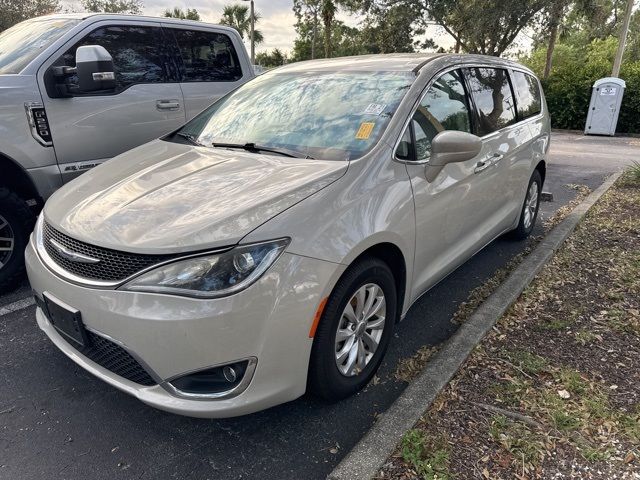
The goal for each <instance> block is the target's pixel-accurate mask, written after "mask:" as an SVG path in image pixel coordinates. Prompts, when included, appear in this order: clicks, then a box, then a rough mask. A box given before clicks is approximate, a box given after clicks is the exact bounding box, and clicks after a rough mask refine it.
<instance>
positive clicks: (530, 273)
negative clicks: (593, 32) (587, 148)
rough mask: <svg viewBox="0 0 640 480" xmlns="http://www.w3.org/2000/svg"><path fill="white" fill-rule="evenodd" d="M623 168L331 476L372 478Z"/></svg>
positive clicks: (464, 328) (542, 246) (554, 233)
mask: <svg viewBox="0 0 640 480" xmlns="http://www.w3.org/2000/svg"><path fill="white" fill-rule="evenodd" d="M621 174H622V172H618V173H615V174H613V175H611V176H610V177H609V178H607V180H605V182H604V183H603V184H602V185H601V186H600V187H598V188H597V189H596V190H594V191H593V192H592V193H591V194H590V195H589V196H588V197H587V198H585V199H584V200H583V201H582V202H581V203H580V204H579V205H578V206H577V207H576V208H575V209H574V210H573V211H572V212H571V213H570V214H569V215H568V216H567V218H565V219H564V220H563V221H562V222H561V223H560V224H558V225H557V226H556V227H555V228H554V229H553V230H551V232H550V233H549V234H548V235H547V236H546V237H545V238H544V239H543V240H542V241H541V242H540V243H539V244H538V245H537V246H536V248H535V250H534V251H533V252H531V253H530V254H529V255H527V257H525V259H524V260H523V261H522V263H520V265H519V266H518V267H517V268H516V269H515V270H514V271H513V272H512V273H511V274H510V275H509V277H508V278H507V279H506V280H505V281H504V283H502V284H501V285H500V286H499V287H498V288H497V289H496V290H495V291H494V292H493V293H492V294H491V296H490V297H489V298H488V299H487V300H486V301H485V302H484V303H483V304H482V305H480V307H479V308H478V309H477V310H476V311H475V312H474V313H473V314H472V315H471V316H470V318H469V319H468V320H467V321H466V322H465V323H464V324H462V325H461V326H460V328H459V329H458V331H457V332H456V333H455V334H454V335H453V336H452V337H451V338H450V339H449V340H448V341H447V342H446V343H445V345H444V346H443V348H442V349H441V350H440V351H439V352H438V353H437V354H436V355H435V356H434V357H433V358H432V359H431V360H430V361H429V363H428V364H427V366H426V368H425V369H424V370H423V371H422V372H421V373H420V375H418V377H417V378H416V379H415V380H414V381H413V382H412V383H411V384H409V386H408V387H407V388H406V389H405V391H404V392H403V393H402V395H400V397H398V399H397V400H396V401H395V402H394V403H393V404H392V405H391V406H390V407H389V409H388V410H387V411H386V412H385V413H384V414H382V415H381V416H380V418H379V419H378V421H377V422H376V423H375V424H374V425H373V426H372V427H371V430H369V432H367V434H366V435H365V436H364V437H363V438H362V439H361V440H360V442H358V443H357V444H356V445H355V446H354V447H353V449H351V451H350V452H349V453H348V454H347V456H346V457H345V458H344V459H343V460H342V461H341V462H340V463H339V464H338V465H337V466H336V468H335V469H334V470H333V471H332V472H331V473H330V474H329V476H328V477H327V478H328V479H329V480H353V479H372V478H373V477H374V476H375V475H376V473H377V472H378V470H379V469H380V467H382V465H383V464H384V462H385V461H386V460H387V458H388V457H389V455H391V454H392V453H393V451H394V450H395V448H396V445H397V444H398V442H399V441H400V439H401V438H402V436H403V435H404V433H405V432H406V431H407V430H409V429H411V428H413V426H414V425H415V424H416V422H417V421H418V420H419V419H420V417H421V416H422V415H423V414H424V413H425V412H426V411H427V410H428V409H429V407H430V406H431V403H432V402H433V401H434V400H435V398H436V396H437V395H438V394H439V393H440V391H441V390H442V389H443V388H444V387H445V386H446V385H447V384H448V383H449V381H450V380H451V378H452V377H453V376H454V375H455V374H456V372H457V371H458V369H459V368H460V366H461V365H462V364H463V362H464V361H465V360H466V359H467V357H468V356H469V354H470V353H471V352H472V351H473V349H474V348H475V347H476V345H478V343H480V341H481V340H482V338H483V337H484V336H485V335H486V334H487V332H488V331H489V330H490V329H491V328H492V327H493V326H494V325H495V323H496V322H497V321H498V319H499V318H500V317H501V316H502V314H503V313H504V312H505V311H506V310H507V309H508V308H509V307H510V306H511V304H513V302H515V301H516V300H517V299H518V297H519V296H520V294H521V293H522V291H523V290H524V289H525V288H526V287H527V286H528V285H529V284H530V283H531V281H532V280H533V279H534V278H535V276H536V275H537V274H538V272H539V271H540V270H541V269H542V267H543V266H544V265H545V264H546V263H547V262H548V261H549V260H551V258H552V257H553V255H554V253H555V252H556V250H558V248H560V246H561V245H562V244H563V242H564V241H565V240H566V238H567V237H568V236H569V235H570V234H571V232H573V230H574V229H575V227H576V226H577V225H578V223H579V222H580V220H581V219H582V217H584V215H585V214H586V213H587V211H588V210H589V208H591V207H592V206H593V205H594V204H595V203H596V201H597V200H598V199H599V198H600V197H601V196H602V195H603V194H604V193H605V192H606V191H607V190H608V189H609V188H610V187H611V186H612V185H613V183H614V182H615V181H616V180H617V179H618V178H619V177H620V175H621Z"/></svg>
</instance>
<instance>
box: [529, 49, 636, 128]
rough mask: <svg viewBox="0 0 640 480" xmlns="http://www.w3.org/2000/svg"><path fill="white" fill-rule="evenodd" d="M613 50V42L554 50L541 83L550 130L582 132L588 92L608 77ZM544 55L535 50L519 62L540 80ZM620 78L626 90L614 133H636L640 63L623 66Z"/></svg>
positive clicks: (540, 50)
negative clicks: (597, 81) (596, 82)
mask: <svg viewBox="0 0 640 480" xmlns="http://www.w3.org/2000/svg"><path fill="white" fill-rule="evenodd" d="M616 47H617V40H616V39H615V38H606V39H604V40H594V41H593V42H592V43H591V44H589V45H588V46H587V47H585V48H576V47H574V46H572V45H563V44H559V45H558V46H557V47H556V49H555V51H554V55H553V68H552V70H551V75H550V76H549V78H547V79H546V80H543V82H542V86H543V88H544V93H545V96H546V98H547V104H548V105H549V112H550V113H551V124H552V126H553V128H562V129H571V130H583V129H584V126H585V123H586V121H587V113H588V110H589V102H590V100H591V88H592V86H593V83H594V82H595V81H596V80H597V79H599V78H602V77H607V76H609V75H611V67H612V65H613V58H614V56H615V51H616ZM545 53H546V50H545V48H539V49H536V50H534V51H533V52H532V53H531V55H530V56H529V57H527V58H524V59H523V60H522V61H523V63H525V64H526V65H528V66H529V67H530V68H531V69H532V70H533V71H534V72H536V74H538V75H539V76H541V75H542V71H543V70H544V59H545ZM620 77H621V78H622V79H623V80H624V81H625V82H626V89H625V92H624V97H623V99H622V108H621V110H620V116H619V119H618V127H617V129H616V131H617V132H618V133H640V62H628V61H627V62H625V63H623V64H622V69H621V71H620Z"/></svg>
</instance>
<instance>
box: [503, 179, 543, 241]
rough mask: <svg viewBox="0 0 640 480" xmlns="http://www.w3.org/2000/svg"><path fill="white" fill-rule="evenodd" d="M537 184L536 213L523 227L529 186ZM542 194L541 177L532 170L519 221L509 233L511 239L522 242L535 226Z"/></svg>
mask: <svg viewBox="0 0 640 480" xmlns="http://www.w3.org/2000/svg"><path fill="white" fill-rule="evenodd" d="M534 182H535V183H537V185H538V195H537V198H536V211H535V214H534V215H533V220H531V223H530V224H529V225H525V209H526V208H527V201H528V200H529V190H530V189H531V185H532V184H533V183H534ZM541 193H542V177H541V176H540V172H539V171H538V170H534V171H533V174H532V175H531V178H530V179H529V183H528V185H527V193H526V194H525V196H524V202H522V208H521V209H520V220H519V221H518V226H517V227H516V228H515V229H514V230H512V231H511V237H512V238H514V239H516V240H524V239H525V238H527V237H528V236H529V235H530V234H531V232H532V231H533V229H534V227H535V226H536V220H537V219H538V212H539V211H540V194H541Z"/></svg>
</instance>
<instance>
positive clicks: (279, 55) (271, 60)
mask: <svg viewBox="0 0 640 480" xmlns="http://www.w3.org/2000/svg"><path fill="white" fill-rule="evenodd" d="M256 63H257V64H258V65H261V66H263V67H267V68H273V67H279V66H280V65H284V64H285V63H287V55H286V54H285V53H284V52H282V50H280V49H278V48H274V49H273V50H272V51H271V52H260V53H258V54H257V55H256Z"/></svg>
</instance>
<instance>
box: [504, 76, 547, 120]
mask: <svg viewBox="0 0 640 480" xmlns="http://www.w3.org/2000/svg"><path fill="white" fill-rule="evenodd" d="M511 78H512V81H513V88H514V89H515V91H516V105H517V110H518V118H520V119H521V120H523V119H525V118H529V117H533V116H535V115H537V114H539V113H540V112H541V111H542V98H541V95H540V86H539V85H538V80H537V79H536V78H535V77H534V76H533V75H529V74H528V73H524V72H513V73H512V76H511Z"/></svg>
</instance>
